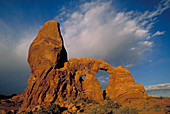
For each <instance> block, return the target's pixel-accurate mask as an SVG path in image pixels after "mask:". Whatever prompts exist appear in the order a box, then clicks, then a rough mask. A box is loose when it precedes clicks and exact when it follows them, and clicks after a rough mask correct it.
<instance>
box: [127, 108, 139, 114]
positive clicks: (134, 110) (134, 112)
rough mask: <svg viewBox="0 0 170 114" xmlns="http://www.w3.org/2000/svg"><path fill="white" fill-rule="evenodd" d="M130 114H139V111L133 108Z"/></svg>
mask: <svg viewBox="0 0 170 114" xmlns="http://www.w3.org/2000/svg"><path fill="white" fill-rule="evenodd" d="M129 114H138V111H137V109H136V108H132V109H130V111H129Z"/></svg>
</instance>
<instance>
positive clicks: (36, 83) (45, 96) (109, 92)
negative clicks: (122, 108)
mask: <svg viewBox="0 0 170 114" xmlns="http://www.w3.org/2000/svg"><path fill="white" fill-rule="evenodd" d="M28 63H29V65H30V68H31V76H30V78H29V81H28V87H27V89H26V90H25V92H24V94H23V95H24V96H25V97H24V101H23V104H22V106H21V107H20V111H22V110H31V109H32V108H34V107H35V106H37V105H40V106H42V107H47V106H48V105H49V104H51V103H59V102H62V101H65V100H68V99H76V98H78V97H86V98H89V99H92V100H95V101H98V102H100V101H102V100H104V99H105V97H106V96H109V97H110V98H111V99H112V100H117V101H120V102H124V101H126V100H127V99H135V98H144V97H146V96H147V94H146V92H145V90H144V87H143V85H141V84H136V83H135V82H134V79H133V77H132V76H131V73H130V72H129V70H127V69H125V68H123V67H121V66H120V67H117V68H115V67H112V66H111V65H109V64H108V63H106V62H104V61H103V60H97V59H90V58H72V59H70V60H69V61H68V62H67V53H66V50H65V48H64V45H63V39H62V37H61V34H60V30H59V24H58V22H56V21H49V22H47V23H45V25H44V26H43V27H42V28H41V30H40V31H39V33H38V35H37V37H36V38H35V40H34V41H33V42H32V44H31V46H30V49H29V55H28ZM100 70H105V71H106V72H108V73H109V74H110V75H109V84H108V87H107V88H106V91H104V92H103V90H102V89H101V86H100V84H99V81H98V80H97V78H96V77H95V74H96V73H97V72H98V71H100ZM84 75H85V76H86V79H85V80H83V79H82V77H83V76H84Z"/></svg>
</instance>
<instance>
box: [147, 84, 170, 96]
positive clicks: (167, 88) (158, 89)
mask: <svg viewBox="0 0 170 114" xmlns="http://www.w3.org/2000/svg"><path fill="white" fill-rule="evenodd" d="M145 90H146V92H147V93H148V94H149V95H152V96H166V97H170V83H164V84H157V85H150V86H145Z"/></svg>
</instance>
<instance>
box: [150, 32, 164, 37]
mask: <svg viewBox="0 0 170 114" xmlns="http://www.w3.org/2000/svg"><path fill="white" fill-rule="evenodd" d="M162 34H165V31H162V32H160V31H157V32H156V33H155V34H153V35H152V37H155V36H158V35H162Z"/></svg>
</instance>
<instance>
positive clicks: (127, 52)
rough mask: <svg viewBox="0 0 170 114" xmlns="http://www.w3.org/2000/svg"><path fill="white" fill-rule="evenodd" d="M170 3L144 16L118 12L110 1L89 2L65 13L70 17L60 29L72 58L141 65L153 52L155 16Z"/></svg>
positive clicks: (67, 17) (131, 12)
mask: <svg viewBox="0 0 170 114" xmlns="http://www.w3.org/2000/svg"><path fill="white" fill-rule="evenodd" d="M168 1H169V0H168ZM168 1H164V2H161V3H160V4H159V5H158V8H157V9H156V10H155V11H152V12H149V11H146V12H144V13H141V12H135V11H130V12H117V11H116V10H115V9H114V7H113V6H111V1H109V2H103V1H92V2H86V3H84V4H82V5H81V6H79V7H78V9H77V10H76V11H73V12H72V13H70V12H69V15H67V14H66V12H67V11H66V9H65V10H63V12H64V15H67V16H66V17H65V18H66V20H64V21H63V22H62V23H61V28H62V33H63V37H64V41H65V46H66V49H67V52H68V55H69V58H74V57H76V58H77V57H81V58H87V57H89V58H97V59H103V60H104V61H106V62H109V63H111V64H112V65H125V66H126V65H129V64H135V63H137V62H139V61H140V60H142V59H143V58H144V57H145V56H144V55H145V53H146V52H148V51H151V50H152V47H153V41H152V40H150V38H151V36H153V34H152V33H151V32H150V29H151V28H152V26H153V24H154V23H155V21H156V20H157V18H156V16H158V15H160V14H161V13H162V12H163V11H165V10H166V9H167V8H169V7H168V6H167V4H168ZM63 12H61V14H62V13H63ZM64 15H63V16H64ZM60 16H61V15H60ZM158 34H163V33H162V32H159V33H157V35H158Z"/></svg>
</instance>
